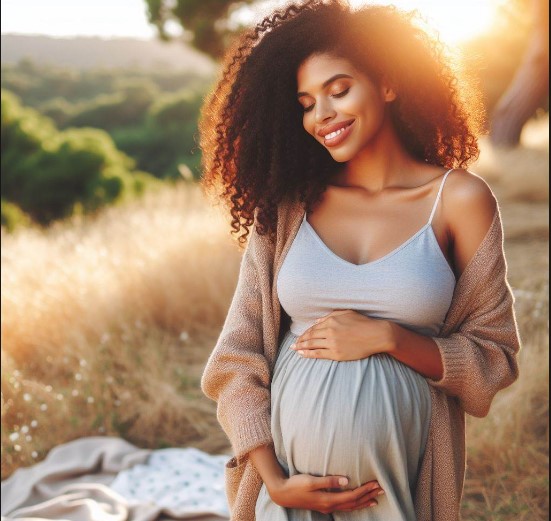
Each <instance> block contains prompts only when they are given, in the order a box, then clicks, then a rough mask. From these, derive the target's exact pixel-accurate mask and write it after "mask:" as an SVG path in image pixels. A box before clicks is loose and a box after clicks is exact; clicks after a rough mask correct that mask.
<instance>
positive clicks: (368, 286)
mask: <svg viewBox="0 0 551 521" xmlns="http://www.w3.org/2000/svg"><path fill="white" fill-rule="evenodd" d="M448 173H449V172H448ZM448 173H446V174H445V175H444V176H443V177H444V179H443V181H442V183H441V185H440V190H439V192H438V195H437V197H436V201H435V203H434V206H433V209H432V212H431V215H430V218H429V220H428V222H427V224H425V226H423V227H422V228H421V229H420V230H419V231H418V232H417V233H415V234H414V235H413V236H411V237H410V238H409V239H408V240H406V241H405V242H404V243H402V244H401V245H400V246H398V247H397V248H395V249H394V250H392V251H391V252H390V253H388V254H387V255H385V256H384V257H382V258H380V259H377V260H375V261H372V262H368V263H367V264H360V265H356V264H353V263H350V262H348V261H346V260H344V259H342V258H341V257H339V256H337V255H336V254H335V253H333V252H332V251H331V250H330V249H329V248H328V247H327V246H326V245H325V243H323V241H322V240H321V238H320V237H319V236H318V235H317V234H316V232H315V231H314V229H313V228H312V227H311V226H310V224H309V223H308V221H307V220H306V214H305V215H304V218H303V221H302V223H301V225H300V228H299V230H298V232H297V235H296V237H295V239H294V241H293V243H292V244H291V247H290V249H289V251H288V253H287V256H286V258H285V259H284V262H283V265H282V266H281V269H280V271H279V274H278V280H277V291H278V295H279V300H280V302H281V305H282V307H283V309H284V310H285V312H286V313H287V314H288V315H289V316H290V318H291V324H290V328H289V330H288V331H287V332H286V334H285V335H284V337H283V338H282V340H281V343H280V346H279V352H278V358H277V361H276V364H275V368H274V374H273V379H272V384H271V406H272V420H271V421H272V435H273V439H274V447H275V451H276V455H277V458H278V460H279V463H280V464H281V465H282V467H283V468H284V469H285V471H286V472H287V473H288V475H294V474H312V475H316V476H326V475H344V476H347V477H348V478H349V482H350V483H349V487H351V488H355V487H357V486H359V485H361V484H362V483H366V482H367V481H371V480H374V479H376V480H378V481H379V483H380V485H381V487H382V488H383V489H384V490H385V494H384V495H383V496H380V497H378V498H377V500H378V502H379V504H378V505H376V506H374V507H367V508H365V509H361V510H356V511H353V512H334V513H333V514H321V513H319V512H315V511H310V510H299V509H286V508H282V507H280V506H278V505H276V504H275V503H274V502H273V501H272V500H271V498H270V496H269V494H268V492H267V490H266V488H265V486H264V485H263V486H262V489H261V491H260V494H259V497H258V500H257V503H256V519H257V521H331V520H333V521H360V520H361V521H414V520H415V513H414V505H413V496H414V492H415V486H416V481H417V475H418V471H419V467H420V462H421V459H422V456H423V452H424V448H425V444H426V440H427V435H428V427H429V421H430V413H431V401H430V391H429V387H428V384H427V382H426V380H425V378H424V377H422V376H421V375H420V374H419V373H417V372H415V371H414V370H413V369H411V368H409V367H408V366H406V365H405V364H402V363H401V362H399V361H397V360H396V359H394V358H392V357H391V356H389V355H386V354H378V355H374V356H371V357H369V358H365V359H362V360H356V361H350V362H336V361H332V360H321V359H308V358H302V357H301V356H300V355H298V354H297V353H296V352H295V351H293V350H292V349H290V347H289V346H290V345H291V344H292V343H293V341H294V340H295V339H296V338H297V337H298V336H300V335H301V334H302V333H303V332H304V331H305V330H306V329H308V328H309V327H310V326H311V325H312V324H313V323H314V320H316V319H317V318H320V317H322V316H324V315H326V314H328V313H330V312H331V311H333V310H334V309H353V310H356V311H358V312H360V313H363V314H365V315H367V316H369V317H372V318H381V319H388V320H392V321H394V322H396V323H399V324H400V325H402V326H403V327H407V328H409V329H411V330H413V331H416V332H418V333H421V334H424V335H429V336H430V335H437V334H438V332H439V330H440V328H441V326H442V324H443V322H444V318H445V315H446V312H447V310H448V308H449V306H450V303H451V300H452V296H453V291H454V287H455V282H456V280H455V275H454V273H453V271H452V269H451V268H450V266H449V264H448V262H447V261H446V259H445V257H444V255H443V253H442V251H441V249H440V246H439V244H438V241H437V240H436V236H435V234H434V231H433V229H432V224H431V223H432V218H433V216H434V211H435V209H436V206H437V204H438V200H439V199H440V195H441V191H442V187H443V185H444V181H445V178H446V176H447V175H448Z"/></svg>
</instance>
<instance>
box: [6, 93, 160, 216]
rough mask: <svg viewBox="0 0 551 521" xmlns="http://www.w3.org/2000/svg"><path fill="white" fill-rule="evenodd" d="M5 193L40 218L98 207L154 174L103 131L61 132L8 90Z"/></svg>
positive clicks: (138, 190)
mask: <svg viewBox="0 0 551 521" xmlns="http://www.w3.org/2000/svg"><path fill="white" fill-rule="evenodd" d="M1 152H2V159H1V166H2V181H1V188H2V196H3V197H4V198H5V199H6V200H7V201H9V202H11V203H15V204H17V205H18V206H19V207H20V208H21V209H22V210H23V211H24V212H26V213H28V214H29V215H30V216H31V217H32V218H33V219H34V220H36V221H38V222H40V223H43V224H45V223H48V222H50V221H52V220H54V219H59V218H63V217H67V216H69V215H71V214H72V213H73V212H74V210H75V208H79V209H80V211H83V212H91V211H94V210H96V209H98V208H100V207H101V206H103V205H105V204H109V203H112V202H115V201H117V200H119V199H120V198H121V197H122V196H123V195H124V194H126V193H134V194H136V193H141V192H142V191H143V189H144V186H145V184H146V183H147V182H151V181H148V179H150V176H147V175H146V174H144V173H137V172H134V171H133V169H134V161H133V160H132V159H131V158H129V157H128V156H127V155H125V154H124V153H122V152H121V151H120V150H118V149H117V148H116V146H115V144H114V143H113V140H112V139H111V137H110V136H109V135H108V134H107V133H105V132H104V131H102V130H98V129H92V128H83V129H67V130H65V131H62V132H59V131H58V130H57V129H56V128H55V126H54V125H53V124H52V123H51V121H50V120H49V119H47V118H45V117H44V116H42V115H40V114H39V113H38V112H37V111H35V110H34V109H30V108H26V107H23V106H22V105H21V104H20V102H19V100H18V99H17V98H16V97H15V96H14V95H13V94H11V93H9V92H5V91H2V150H1Z"/></svg>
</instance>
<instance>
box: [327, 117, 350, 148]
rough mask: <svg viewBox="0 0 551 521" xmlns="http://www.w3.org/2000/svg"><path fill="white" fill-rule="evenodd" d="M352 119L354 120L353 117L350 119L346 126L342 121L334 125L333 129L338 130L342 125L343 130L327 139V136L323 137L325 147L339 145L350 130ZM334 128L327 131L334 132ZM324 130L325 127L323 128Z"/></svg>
mask: <svg viewBox="0 0 551 521" xmlns="http://www.w3.org/2000/svg"><path fill="white" fill-rule="evenodd" d="M354 121H355V120H354V119H353V120H351V123H349V124H348V125H346V126H344V125H343V123H344V122H343V123H340V124H338V125H337V126H336V128H335V130H338V129H340V128H343V127H344V130H343V131H342V132H341V133H340V134H339V135H338V136H335V137H334V138H332V139H327V138H325V137H324V138H323V144H324V145H325V146H326V147H336V146H337V145H340V144H341V143H342V142H343V141H344V140H345V139H346V138H347V137H348V136H349V135H350V133H351V132H352V127H353V126H354ZM335 130H330V131H329V132H328V133H331V132H334V131H335ZM324 131H325V129H324Z"/></svg>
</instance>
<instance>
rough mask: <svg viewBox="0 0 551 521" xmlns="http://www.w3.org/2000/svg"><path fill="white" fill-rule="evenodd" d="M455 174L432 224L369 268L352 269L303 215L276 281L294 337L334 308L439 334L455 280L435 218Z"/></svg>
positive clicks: (429, 223)
mask: <svg viewBox="0 0 551 521" xmlns="http://www.w3.org/2000/svg"><path fill="white" fill-rule="evenodd" d="M452 170H453V169H452ZM452 170H448V172H446V174H445V175H444V176H443V179H442V182H441V184H440V188H439V190H438V194H437V196H436V200H435V202H434V205H433V208H432V211H431V213H430V217H429V219H428V222H427V223H426V224H425V225H424V226H423V227H422V228H421V229H420V230H418V231H417V232H416V233H415V234H414V235H412V236H411V237H410V238H409V239H407V240H406V241H404V242H403V243H402V244H400V245H399V246H398V247H396V248H395V249H393V250H392V251H391V252H389V253H387V254H386V255H384V256H383V257H381V258H379V259H376V260H374V261H371V262H367V263H365V264H353V263H351V262H348V261H346V260H344V259H342V258H341V257H339V256H338V255H336V254H335V253H334V252H333V251H332V250H331V249H329V248H328V246H327V245H326V244H325V243H324V242H323V241H322V240H321V238H320V237H319V235H318V234H317V233H316V232H315V230H314V228H312V226H311V225H310V223H308V221H307V220H306V213H305V214H304V217H303V219H302V223H301V225H300V227H299V229H298V232H297V234H296V236H295V238H294V240H293V243H292V244H291V247H290V249H289V251H288V252H287V255H286V256H285V259H284V261H283V264H282V266H281V268H280V270H279V273H278V277H277V281H276V284H277V293H278V296H279V301H280V303H281V306H282V307H283V309H284V310H285V312H286V313H287V314H288V315H289V316H290V318H291V324H290V330H291V332H292V333H294V334H296V335H301V334H302V333H303V332H304V331H306V329H308V328H309V327H310V326H312V325H313V323H314V321H315V320H316V319H318V318H320V317H322V316H325V315H327V314H328V313H330V312H331V311H333V310H335V309H353V310H355V311H358V312H359V313H362V314H364V315H366V316H369V317H372V318H382V319H386V320H391V321H393V322H396V323H398V324H400V325H401V326H403V327H406V328H409V329H412V330H414V331H417V332H419V333H421V334H424V335H429V336H430V335H436V334H438V332H439V331H440V328H441V327H442V324H443V323H444V318H445V316H446V313H447V311H448V308H449V306H450V304H451V300H452V296H453V291H454V288H455V283H456V280H455V275H454V273H453V271H452V269H451V268H450V265H449V264H448V262H447V260H446V258H445V256H444V254H443V253H442V250H441V249H440V246H439V244H438V241H437V239H436V236H435V234H434V230H433V228H432V219H433V217H434V213H435V210H436V207H437V205H438V201H439V200H440V196H441V194H442V188H443V186H444V182H445V181H446V177H447V176H448V174H449V173H450V172H451V171H452Z"/></svg>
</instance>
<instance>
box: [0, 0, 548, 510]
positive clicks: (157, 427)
mask: <svg viewBox="0 0 551 521" xmlns="http://www.w3.org/2000/svg"><path fill="white" fill-rule="evenodd" d="M380 3H384V2H380ZM389 3H390V2H389ZM392 3H394V4H395V5H397V6H398V7H402V8H404V9H418V10H419V11H420V13H421V14H422V15H423V16H424V17H425V19H426V22H427V23H428V24H430V25H431V26H432V27H434V29H435V30H436V31H438V33H439V37H440V39H441V40H442V41H443V43H445V44H446V45H448V46H449V47H450V50H451V51H452V52H453V53H454V54H455V55H456V57H457V58H458V59H459V60H460V61H461V63H462V65H463V67H464V68H465V70H468V71H471V72H474V74H475V77H476V78H477V79H478V81H479V82H480V85H481V87H482V89H483V93H484V102H485V106H486V109H487V113H488V124H487V135H486V136H484V137H483V138H482V140H481V144H482V153H481V157H480V159H479V161H478V162H477V163H476V164H475V165H474V166H473V167H472V168H471V170H472V171H473V172H475V173H477V174H479V175H481V176H482V177H484V179H486V180H487V182H488V183H489V184H490V186H491V188H492V190H493V191H494V193H495V194H496V196H497V197H498V200H499V202H500V207H501V212H502V216H503V221H504V227H505V248H506V254H507V260H508V266H509V281H510V284H511V286H512V288H513V291H514V294H515V298H516V304H515V305H516V309H517V318H518V323H519V328H520V331H521V336H522V340H523V350H522V353H521V356H520V358H521V377H520V379H519V381H517V382H516V383H515V384H514V385H513V386H512V387H510V388H508V389H507V390H505V391H502V392H501V393H499V394H498V396H497V398H496V399H495V401H494V404H493V406H492V409H491V411H490V414H489V415H488V417H486V418H484V419H473V418H469V421H468V432H467V435H468V451H469V454H468V458H469V467H468V474H467V482H466V488H465V496H464V502H463V514H464V516H465V518H466V519H467V520H473V521H476V520H485V521H486V520H495V521H502V520H503V521H504V520H507V521H509V520H510V521H513V520H515V521H516V520H531V521H532V520H535V521H537V520H544V519H548V488H549V480H548V440H549V426H548V412H549V405H548V386H549V383H548V382H549V369H548V357H549V354H548V345H549V341H548V331H549V322H548V287H549V283H548V259H549V256H548V237H549V180H548V174H549V167H548V165H549V114H548V110H549V106H548V100H549V98H548V89H549V70H548V55H549V43H548V34H549V25H548V23H549V22H548V9H549V8H548V4H547V2H546V1H543V0H462V1H461V2H442V1H438V0H432V1H431V0H425V1H423V0H417V1H415V0H396V1H395V2H392ZM358 4H359V2H358V3H357V4H356V5H358ZM281 5H282V3H281V2H277V1H268V2H267V1H262V0H259V1H257V2H253V1H248V0H247V1H239V2H233V1H227V0H175V1H169V0H117V1H115V2H113V1H107V0H98V1H95V2H74V1H70V0H51V1H49V2H43V1H40V0H7V1H5V2H4V1H3V2H2V18H1V19H2V36H1V39H2V42H1V43H2V50H1V67H2V77H1V86H2V136H1V167H2V176H1V192H2V231H1V241H2V261H1V262H2V424H1V431H2V479H5V478H7V477H8V476H10V475H11V473H13V471H14V470H15V469H17V468H19V467H22V466H28V465H32V464H33V463H35V462H38V461H40V460H41V459H43V458H44V457H45V455H46V454H47V453H48V451H49V450H50V449H51V448H52V447H54V446H56V445H58V444H61V443H64V442H66V441H69V440H72V439H75V438H78V437H82V436H90V435H110V436H121V437H123V438H125V439H127V440H129V441H131V442H133V443H135V444H137V445H140V446H143V447H150V448H161V447H169V446H174V447H176V446H178V447H183V446H194V447H198V448H200V449H203V450H206V451H208V452H211V453H225V452H228V451H229V444H228V442H227V439H226V438H225V436H224V434H223V432H222V431H221V429H220V427H219V426H218V423H217V421H216V416H215V404H214V403H213V402H210V401H209V400H207V399H206V398H205V397H203V396H202V394H201V391H200V389H199V379H200V375H201V372H202V368H203V366H204V363H205V361H206V358H207V357H208V355H209V353H210V350H211V349H212V347H213V345H214V343H215V341H216V338H217V336H218V333H219V332H220V329H221V327H222V324H223V321H224V318H225V315H226V312H227V309H228V306H229V303H230V301H231V297H232V295H233V291H234V289H235V284H236V281H237V274H238V270H239V262H240V256H241V254H242V251H241V250H240V249H239V248H238V246H237V241H236V240H235V239H234V238H233V237H231V236H230V234H229V227H228V222H229V220H228V217H227V215H226V214H224V213H223V212H222V210H221V209H220V208H217V207H216V206H214V207H213V205H212V202H207V201H206V200H205V198H204V197H203V195H202V193H201V191H200V189H199V187H198V184H197V181H198V179H199V177H200V159H201V153H200V150H199V147H198V144H197V117H198V113H199V108H200V106H201V103H202V100H203V98H204V96H205V94H206V93H207V92H208V90H209V89H210V88H211V86H212V85H213V82H214V81H215V78H216V75H217V73H218V72H219V69H218V61H219V59H220V56H221V55H222V53H223V50H224V48H225V47H226V46H227V45H228V44H229V42H231V39H232V35H233V34H234V32H235V31H236V30H239V28H240V27H243V26H246V25H248V24H252V23H254V22H256V21H258V20H259V19H261V17H262V16H263V15H265V14H267V13H268V12H269V11H270V10H271V9H273V8H274V7H277V6H281Z"/></svg>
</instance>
